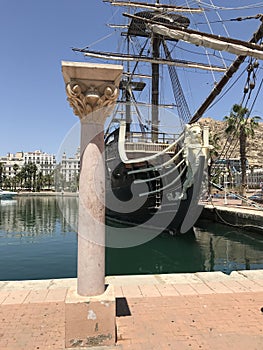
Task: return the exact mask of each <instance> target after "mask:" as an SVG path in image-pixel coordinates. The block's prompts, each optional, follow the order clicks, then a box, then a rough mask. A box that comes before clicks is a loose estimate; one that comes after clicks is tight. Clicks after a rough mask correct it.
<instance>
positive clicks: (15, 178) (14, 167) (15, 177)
mask: <svg viewBox="0 0 263 350" xmlns="http://www.w3.org/2000/svg"><path fill="white" fill-rule="evenodd" d="M13 169H14V173H15V174H14V179H13V181H14V190H16V185H17V180H18V178H17V171H18V169H19V165H18V164H16V163H15V164H14V165H13Z"/></svg>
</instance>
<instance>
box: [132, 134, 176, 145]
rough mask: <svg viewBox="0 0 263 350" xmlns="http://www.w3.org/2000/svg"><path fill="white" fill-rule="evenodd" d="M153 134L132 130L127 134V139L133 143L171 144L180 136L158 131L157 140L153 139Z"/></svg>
mask: <svg viewBox="0 0 263 350" xmlns="http://www.w3.org/2000/svg"><path fill="white" fill-rule="evenodd" d="M152 136H153V134H152V133H151V132H135V131H130V132H127V134H126V141H127V142H131V143H136V142H143V143H154V144H155V143H156V144H158V143H160V144H171V143H174V142H175V141H176V140H177V139H178V137H179V136H180V135H179V134H167V133H164V132H161V133H158V135H155V137H156V141H154V142H153V141H152Z"/></svg>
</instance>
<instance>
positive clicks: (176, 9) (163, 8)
mask: <svg viewBox="0 0 263 350" xmlns="http://www.w3.org/2000/svg"><path fill="white" fill-rule="evenodd" d="M104 2H109V3H110V4H111V5H113V6H128V7H136V8H144V9H148V10H154V11H161V12H191V13H194V12H196V13H200V12H204V9H202V8H199V7H195V8H190V7H183V6H173V5H166V4H159V3H157V2H156V3H155V4H148V3H142V2H137V1H115V0H104Z"/></svg>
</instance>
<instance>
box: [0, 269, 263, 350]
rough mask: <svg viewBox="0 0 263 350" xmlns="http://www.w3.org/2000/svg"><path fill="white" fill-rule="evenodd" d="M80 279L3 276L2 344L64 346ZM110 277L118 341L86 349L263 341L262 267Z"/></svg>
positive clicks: (25, 349) (9, 347) (248, 345)
mask: <svg viewBox="0 0 263 350" xmlns="http://www.w3.org/2000/svg"><path fill="white" fill-rule="evenodd" d="M76 283H77V280H76V279H58V280H39V281H3V282H0V304H1V306H0V320H1V328H0V349H1V350H16V349H17V350H18V349H19V350H33V349H34V350H47V349H53V350H61V349H65V298H66V295H67V293H68V291H69V288H70V287H72V286H74V285H76ZM106 283H107V284H110V285H112V286H113V287H114V293H115V298H116V341H117V343H116V346H103V344H100V346H92V347H88V348H86V349H92V350H103V349H104V350H113V349H116V350H118V349H119V350H128V349H130V350H157V349H158V350H167V349H172V350H177V349H180V350H184V349H194V350H197V349H198V350H200V349H203V350H211V349H213V350H219V349H220V350H222V349H224V350H227V349H231V350H243V349H244V350H247V349H249V350H256V349H257V350H259V349H262V347H263V323H262V321H263V312H262V310H263V309H262V307H263V270H257V271H256V270H254V271H237V272H232V273H231V275H225V274H223V273H222V272H200V273H193V274H192V273H189V274H188V273H187V274H163V275H137V276H109V277H106ZM74 349H78V350H80V349H83V347H82V348H80V347H78V346H77V345H76V346H75V347H74Z"/></svg>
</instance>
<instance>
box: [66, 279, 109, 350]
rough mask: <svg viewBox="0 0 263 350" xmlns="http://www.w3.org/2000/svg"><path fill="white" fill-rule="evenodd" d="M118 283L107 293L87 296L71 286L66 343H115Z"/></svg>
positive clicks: (75, 344)
mask: <svg viewBox="0 0 263 350" xmlns="http://www.w3.org/2000/svg"><path fill="white" fill-rule="evenodd" d="M115 315H116V306H115V296H114V287H113V286H111V285H107V286H106V290H105V292H104V293H103V294H101V295H99V296H93V297H83V296H80V295H78V294H77V290H76V289H75V288H70V289H69V291H68V293H67V297H66V301H65V347H66V348H67V349H69V348H76V347H77V348H81V347H85V348H86V347H89V346H102V345H104V346H107V345H114V344H115V342H116V323H115Z"/></svg>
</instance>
